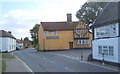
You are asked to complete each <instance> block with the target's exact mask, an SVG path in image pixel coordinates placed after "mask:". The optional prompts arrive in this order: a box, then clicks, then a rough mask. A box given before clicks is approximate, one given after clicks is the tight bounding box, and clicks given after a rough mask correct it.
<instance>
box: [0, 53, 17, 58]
mask: <svg viewBox="0 0 120 74" xmlns="http://www.w3.org/2000/svg"><path fill="white" fill-rule="evenodd" d="M2 59H15V56H14V55H11V54H2Z"/></svg>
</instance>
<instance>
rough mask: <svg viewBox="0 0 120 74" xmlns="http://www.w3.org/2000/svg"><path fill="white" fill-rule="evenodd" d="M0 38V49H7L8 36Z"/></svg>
mask: <svg viewBox="0 0 120 74" xmlns="http://www.w3.org/2000/svg"><path fill="white" fill-rule="evenodd" d="M1 40H2V45H1V46H2V48H1V51H2V52H5V51H7V50H9V48H8V37H2V38H1Z"/></svg>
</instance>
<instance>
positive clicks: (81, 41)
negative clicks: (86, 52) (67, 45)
mask: <svg viewBox="0 0 120 74" xmlns="http://www.w3.org/2000/svg"><path fill="white" fill-rule="evenodd" d="M78 44H88V40H78Z"/></svg>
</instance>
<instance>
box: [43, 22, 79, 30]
mask: <svg viewBox="0 0 120 74" xmlns="http://www.w3.org/2000/svg"><path fill="white" fill-rule="evenodd" d="M78 23H79V22H71V23H68V22H41V25H42V26H43V29H44V30H45V31H59V30H73V29H75V26H76V25H78Z"/></svg>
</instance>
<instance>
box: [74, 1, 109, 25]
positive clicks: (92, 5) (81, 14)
mask: <svg viewBox="0 0 120 74" xmlns="http://www.w3.org/2000/svg"><path fill="white" fill-rule="evenodd" d="M107 3H108V2H86V3H85V4H84V5H82V7H81V8H80V9H79V10H78V11H77V13H76V17H77V18H78V19H79V21H83V22H84V23H86V25H87V26H90V24H92V23H93V22H94V20H95V19H96V18H97V17H98V15H99V14H100V13H101V11H102V10H103V9H104V8H105V6H106V5H107Z"/></svg>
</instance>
